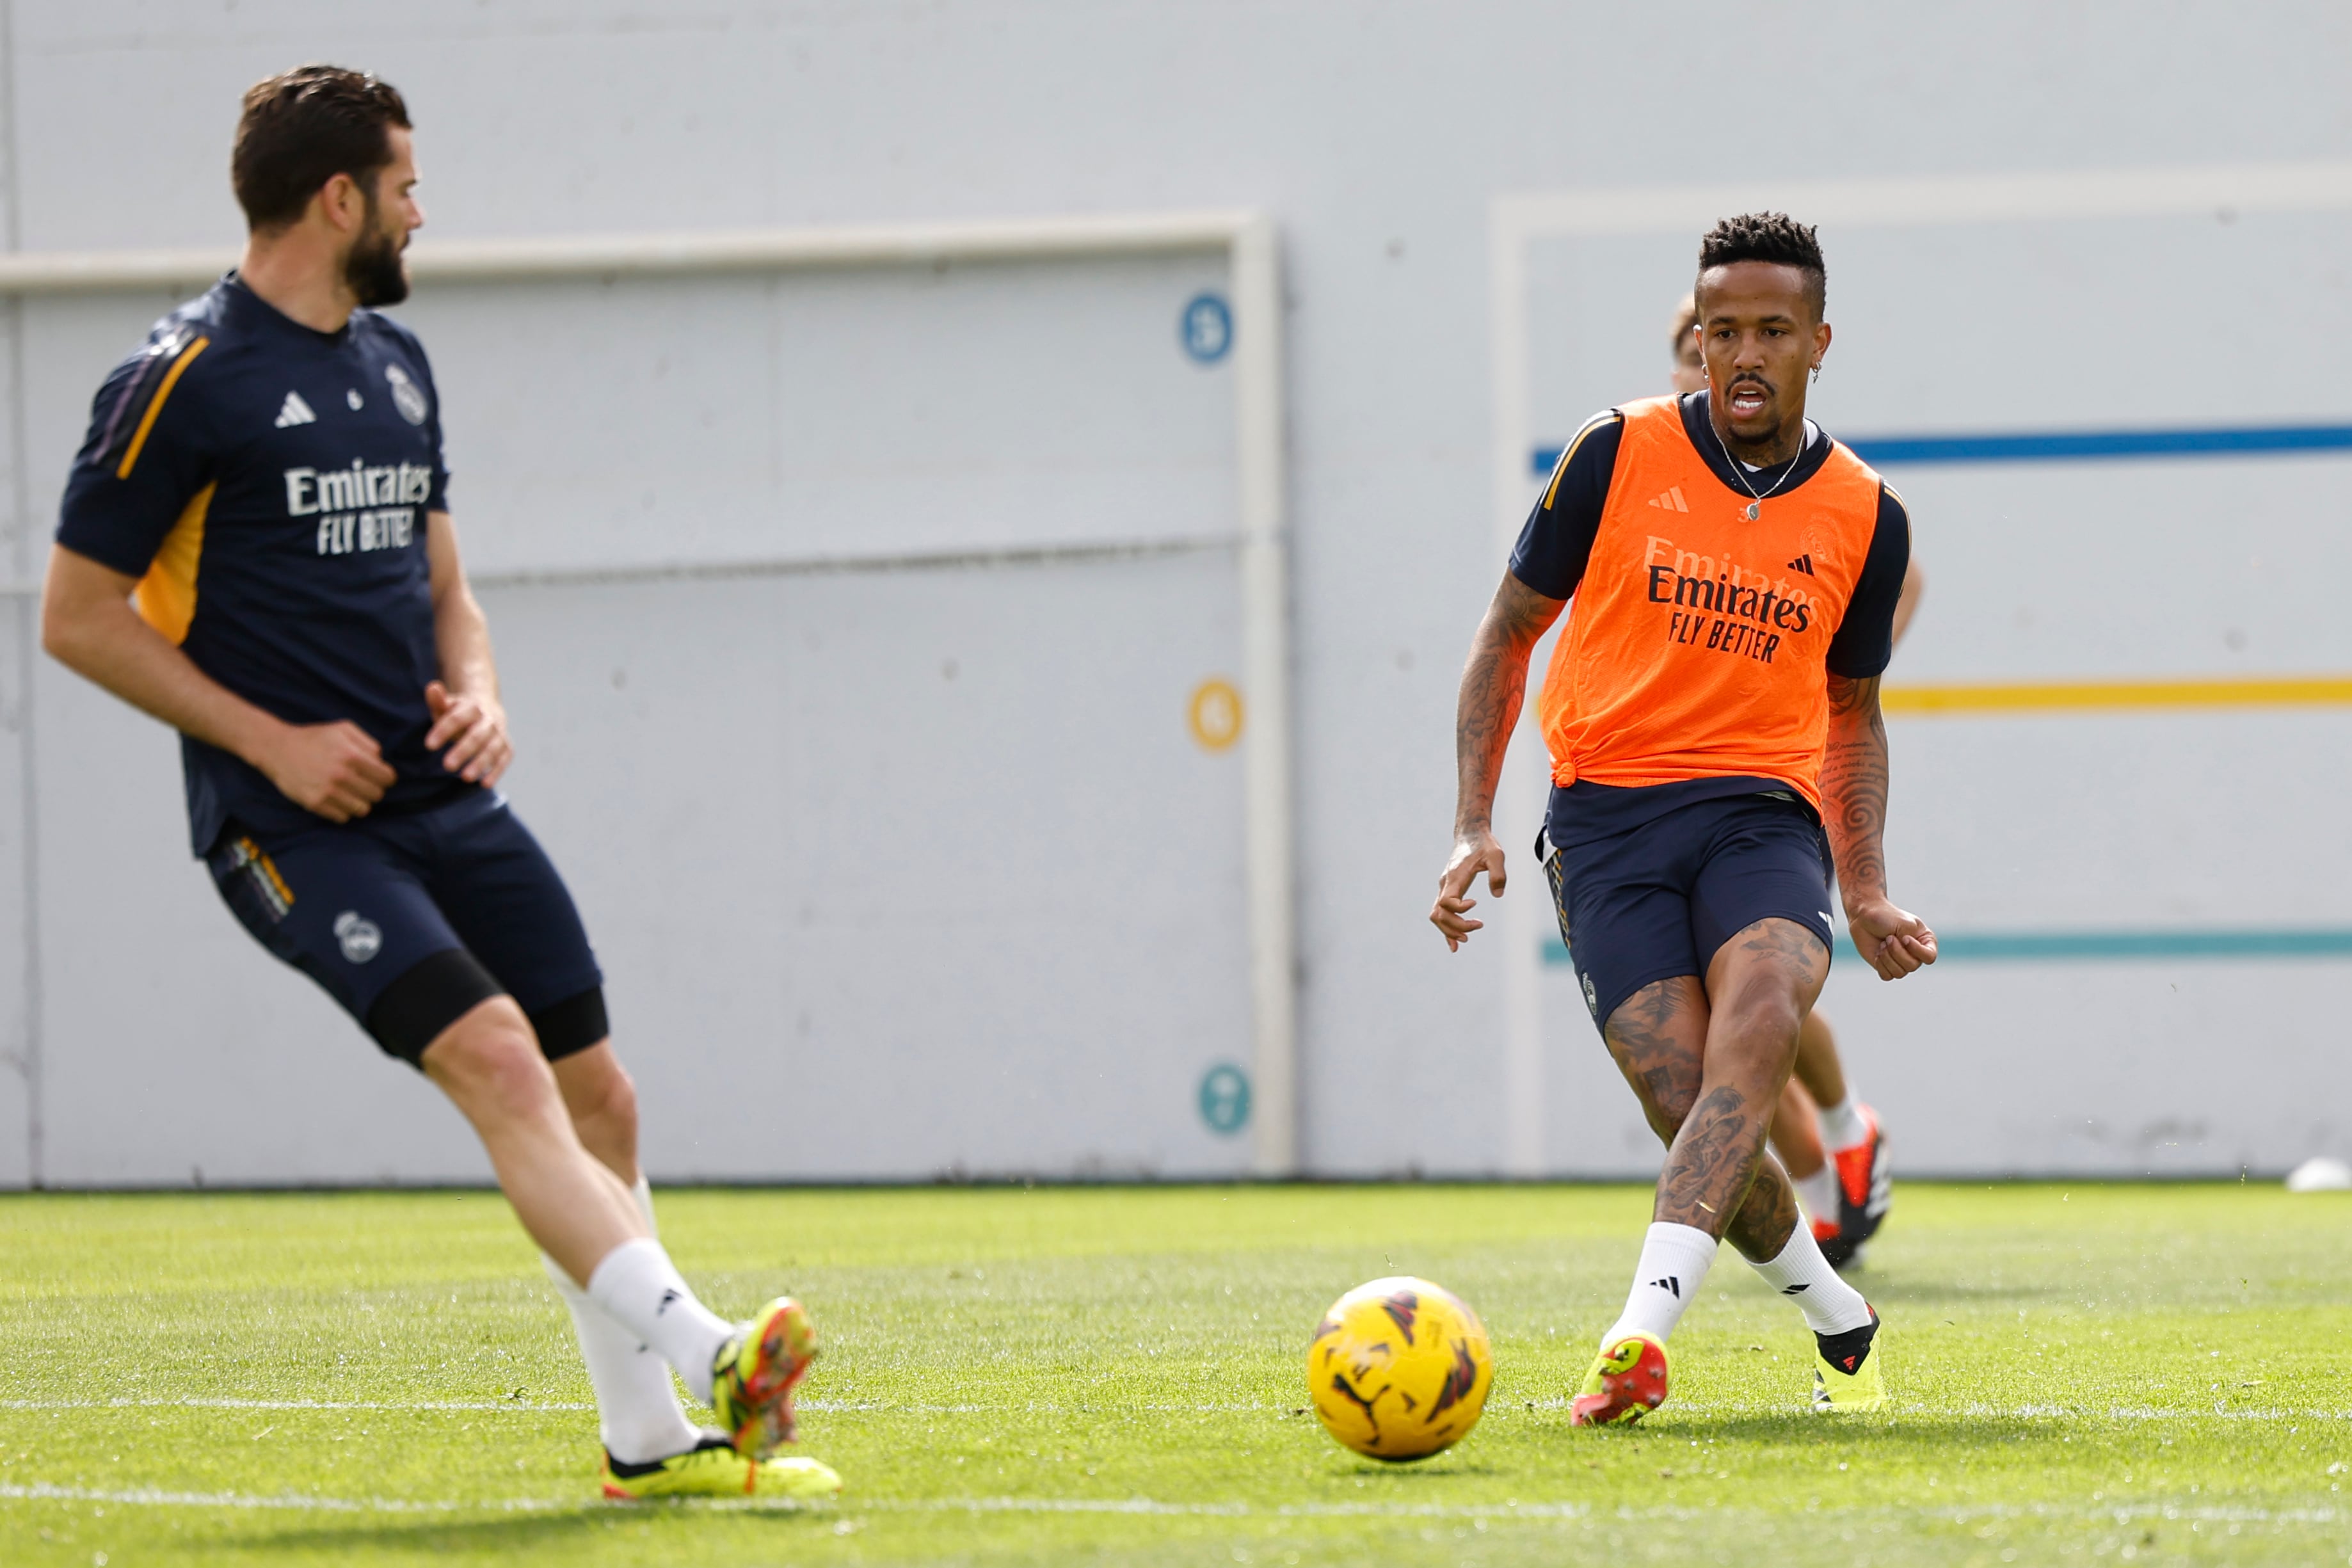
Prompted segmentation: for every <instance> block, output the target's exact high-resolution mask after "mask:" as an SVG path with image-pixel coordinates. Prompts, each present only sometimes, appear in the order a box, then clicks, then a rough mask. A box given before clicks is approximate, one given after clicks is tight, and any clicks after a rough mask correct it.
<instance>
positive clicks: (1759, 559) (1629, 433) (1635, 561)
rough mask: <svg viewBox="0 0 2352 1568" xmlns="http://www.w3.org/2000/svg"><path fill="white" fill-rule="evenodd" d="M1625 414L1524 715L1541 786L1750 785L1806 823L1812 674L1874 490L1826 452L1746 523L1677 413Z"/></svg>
mask: <svg viewBox="0 0 2352 1568" xmlns="http://www.w3.org/2000/svg"><path fill="white" fill-rule="evenodd" d="M1621 412H1622V414H1623V416H1624V432H1623V436H1622V438H1621V440H1620V443H1619V446H1618V449H1617V466H1616V468H1615V471H1614V473H1613V474H1612V476H1611V479H1610V483H1609V500H1608V503H1607V504H1606V505H1605V506H1604V507H1603V508H1602V510H1601V526H1600V531H1599V532H1598V534H1597V535H1596V536H1595V538H1594V540H1593V543H1592V554H1591V560H1590V561H1589V563H1587V564H1586V567H1585V571H1584V578H1583V581H1582V583H1581V584H1580V585H1579V586H1578V588H1577V590H1576V597H1575V600H1574V603H1573V605H1572V607H1571V611H1570V621H1569V625H1568V627H1567V629H1566V630H1565V631H1563V632H1561V634H1560V637H1559V646H1558V647H1556V648H1555V649H1554V650H1553V653H1552V659H1551V668H1550V669H1549V671H1548V672H1547V673H1546V675H1545V677H1544V685H1543V692H1542V695H1541V696H1540V697H1539V698H1538V700H1537V713H1538V719H1539V721H1540V722H1541V723H1542V725H1543V732H1544V741H1545V742H1546V744H1548V745H1549V747H1550V748H1551V756H1552V777H1553V779H1554V780H1555V781H1557V782H1558V783H1559V784H1574V783H1575V782H1576V781H1577V780H1578V779H1591V780H1592V781H1594V782H1595V783H1597V784H1673V783H1675V782H1677V781H1680V780H1683V779H1696V778H1715V777H1721V776H1724V775H1727V774H1747V773H1752V774H1757V775H1760V776H1762V777H1765V778H1772V779H1780V780H1782V781H1784V782H1786V783H1787V784H1790V785H1791V786H1792V787H1794V788H1796V789H1798V790H1800V791H1801V792H1803V794H1804V795H1805V798H1806V799H1807V800H1809V801H1811V802H1812V804H1813V805H1814V807H1815V808H1816V809H1819V807H1820V805H1821V788H1820V777H1821V768H1822V745H1823V742H1825V740H1826V738H1827V736H1828V733H1829V690H1828V668H1827V666H1826V664H1825V663H1824V659H1825V658H1826V656H1827V654H1828V651H1829V646H1830V638H1831V637H1832V636H1833V635H1834V634H1835V633H1836V631H1837V629H1838V626H1839V624H1840V623H1841V622H1842V621H1843V619H1844V618H1845V610H1846V604H1847V602H1848V601H1849V600H1850V599H1851V598H1852V597H1853V589H1854V584H1855V583H1856V582H1857V581H1859V580H1860V578H1861V576H1862V567H1863V562H1864V559H1865V558H1866V557H1867V556H1868V555H1869V553H1870V544H1871V540H1872V538H1873V536H1874V533H1875V532H1876V530H1877V525H1878V499H1879V488H1880V486H1879V478H1878V475H1877V474H1876V473H1874V471H1872V469H1871V468H1870V467H1869V466H1868V465H1867V464H1865V463H1864V462H1863V460H1862V459H1861V458H1857V457H1855V456H1854V455H1853V452H1852V451H1851V450H1849V449H1848V448H1847V447H1843V446H1840V445H1837V444H1835V443H1832V447H1831V451H1830V455H1829V458H1828V460H1827V461H1826V462H1824V463H1823V464H1822V467H1821V468H1820V470H1819V471H1818V472H1816V473H1815V474H1814V475H1813V476H1812V477H1811V478H1810V479H1807V480H1805V482H1804V483H1802V484H1801V485H1799V486H1798V487H1797V488H1796V489H1793V490H1787V491H1784V492H1782V493H1781V494H1780V495H1777V496H1774V497H1772V498H1771V499H1769V500H1766V501H1765V502H1764V503H1763V506H1762V511H1761V515H1760V516H1759V518H1758V519H1757V520H1756V521H1752V522H1751V521H1748V517H1747V515H1746V513H1747V510H1748V497H1747V496H1745V495H1741V494H1738V493H1736V492H1734V491H1733V490H1731V489H1727V487H1726V486H1725V485H1724V483H1723V481H1722V480H1721V479H1718V478H1717V477H1716V474H1715V471H1714V470H1713V469H1712V468H1709V467H1708V466H1707V463H1706V459H1705V458H1702V457H1701V456H1700V455H1699V453H1698V451H1697V449H1696V447H1693V446H1692V445H1691V440H1690V437H1689V435H1688V434H1687V433H1686V432H1685V430H1684V428H1683V421H1682V414H1681V411H1680V410H1679V408H1678V407H1677V406H1676V405H1675V400H1674V399H1673V398H1671V397H1658V398H1649V399H1644V400H1643V401H1642V402H1639V403H1630V404H1627V405H1625V406H1624V408H1623V409H1622V411H1621Z"/></svg>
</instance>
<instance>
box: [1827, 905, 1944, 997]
mask: <svg viewBox="0 0 2352 1568" xmlns="http://www.w3.org/2000/svg"><path fill="white" fill-rule="evenodd" d="M1845 919H1846V925H1847V928H1848V929H1849V930H1850V931H1852V932H1853V945H1854V950H1855V951H1856V952H1860V953H1861V954H1862V957H1863V962H1864V963H1867V964H1869V965H1870V966H1871V968H1873V969H1875V970H1876V971H1878V977H1879V978H1880V979H1881V980H1900V979H1902V978H1903V977H1904V976H1905V975H1906V974H1908V973H1911V972H1912V971H1913V970H1915V969H1917V968H1918V967H1919V966H1920V965H1921V964H1923V963H1935V962H1936V933H1935V932H1934V931H1929V930H1928V929H1927V921H1923V920H1921V919H1920V918H1919V917H1918V916H1917V915H1915V914H1913V913H1912V912H1911V911H1910V910H1899V909H1896V908H1895V906H1894V905H1893V904H1891V903H1889V902H1888V901H1887V900H1885V899H1871V900H1865V901H1864V902H1862V903H1858V904H1849V905H1847V906H1846V911H1845Z"/></svg>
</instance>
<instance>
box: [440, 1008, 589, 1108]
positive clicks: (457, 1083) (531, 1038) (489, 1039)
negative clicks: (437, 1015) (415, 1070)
mask: <svg viewBox="0 0 2352 1568" xmlns="http://www.w3.org/2000/svg"><path fill="white" fill-rule="evenodd" d="M424 1060H425V1071H426V1072H427V1073H428V1074H430V1075H431V1077H432V1078H433V1080H434V1081H435V1082H436V1083H438V1084H440V1085H441V1086H442V1088H443V1089H446V1091H447V1092H448V1093H449V1095H450V1097H451V1098H452V1099H454V1100H457V1102H458V1103H459V1104H460V1105H461V1106H463V1107H464V1108H465V1109H466V1110H467V1113H468V1114H470V1115H474V1116H477V1117H480V1116H491V1117H497V1118H500V1119H503V1120H512V1119H518V1118H523V1117H529V1116H533V1115H537V1114H541V1113H543V1112H544V1111H545V1110H548V1109H549V1108H550V1106H551V1104H552V1102H553V1101H554V1100H555V1098H556V1094H555V1079H554V1076H553V1075H552V1074H551V1072H549V1070H548V1067H547V1061H546V1058H543V1057H541V1055H540V1052H539V1039H538V1037H537V1036H535V1035H533V1034H532V1033H531V1029H530V1020H529V1019H527V1018H525V1017H524V1016H522V1010H521V1009H520V1008H519V1007H517V1006H516V1005H514V1003H513V1001H512V1000H511V999H509V998H508V997H504V996H495V997H492V998H491V999H490V1000H489V1001H487V1002H485V1003H483V1004H482V1005H480V1006H478V1007H476V1008H475V1009H474V1010H473V1011H472V1012H470V1013H467V1015H466V1016H464V1017H462V1018H460V1019H458V1020H457V1022H456V1023H454V1024H452V1025H450V1026H449V1027H448V1028H447V1029H446V1030H444V1031H443V1032H442V1034H441V1036H440V1037H439V1038H438V1039H436V1040H435V1041H434V1042H433V1044H432V1045H430V1046H428V1047H425V1058H424Z"/></svg>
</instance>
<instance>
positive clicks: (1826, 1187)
mask: <svg viewBox="0 0 2352 1568" xmlns="http://www.w3.org/2000/svg"><path fill="white" fill-rule="evenodd" d="M1669 342H1670V343H1671V344H1672V347H1673V350H1674V357H1675V368H1674V374H1673V377H1672V380H1673V383H1674V388H1675V393H1676V394H1677V395H1680V394H1685V393H1692V392H1705V391H1706V360H1705V359H1704V358H1703V357H1701V355H1700V353H1699V337H1698V302H1697V300H1696V299H1694V298H1693V297H1692V296H1690V295H1687V294H1685V295H1684V296H1683V302H1682V304H1681V305H1680V306H1678V307H1677V308H1676V309H1675V330H1674V336H1673V337H1672V338H1671V339H1670V340H1669ZM1926 587H1927V573H1926V572H1925V571H1923V570H1922V569H1921V568H1920V565H1919V558H1918V557H1917V556H1916V555H1914V556H1912V557H1911V563H1910V566H1909V567H1908V568H1907V569H1906V571H1905V572H1904V574H1903V596H1902V597H1901V598H1900V599H1898V600H1896V601H1895V644H1896V645H1897V646H1898V647H1899V646H1900V645H1901V644H1902V641H1903V634H1904V632H1905V631H1906V630H1907V629H1908V628H1909V627H1910V625H1911V617H1912V616H1914V615H1915V614H1916V613H1917V611H1918V608H1919V595H1920V592H1921V591H1922V590H1923V589H1925V588H1926ZM1772 1152H1774V1153H1776V1154H1778V1155H1780V1163H1782V1164H1783V1165H1785V1166H1787V1167H1788V1169H1789V1179H1790V1181H1792V1182H1794V1183H1795V1184H1797V1201H1798V1202H1799V1203H1801V1205H1804V1210H1805V1215H1806V1217H1807V1218H1808V1219H1809V1220H1810V1221H1811V1224H1812V1231H1813V1239H1814V1240H1815V1241H1818V1242H1820V1243H1821V1244H1822V1257H1824V1258H1828V1259H1829V1260H1830V1263H1831V1265H1832V1267H1834V1268H1846V1267H1848V1266H1849V1265H1851V1264H1853V1263H1856V1262H1858V1261H1859V1260H1860V1258H1861V1252H1862V1245H1863V1243H1864V1242H1866V1241H1868V1240H1869V1239H1870V1238H1871V1237H1873V1236H1874V1235H1876V1234H1877V1231H1878V1227H1879V1226H1881V1225H1883V1224H1885V1221H1886V1213H1887V1210H1888V1209H1889V1208H1891V1207H1892V1206H1893V1205H1894V1202H1895V1176H1894V1172H1893V1169H1892V1167H1891V1166H1890V1164H1889V1163H1888V1160H1887V1151H1886V1134H1885V1130H1884V1129H1883V1128H1882V1127H1881V1126H1880V1124H1879V1120H1878V1112H1877V1111H1876V1110H1873V1109H1872V1108H1871V1107H1869V1106H1868V1105H1865V1104H1864V1103H1863V1101H1862V1098H1861V1097H1860V1096H1859V1095H1857V1094H1855V1093H1854V1092H1853V1084H1852V1083H1851V1082H1850V1081H1849V1080H1848V1079H1847V1078H1846V1072H1845V1064H1844V1063H1843V1061H1842V1060H1840V1058H1839V1057H1838V1047H1837V1036H1836V1035H1835V1034H1834V1033H1833V1032H1832V1030H1831V1028H1830V1021H1829V1019H1828V1018H1827V1017H1825V1016H1823V1015H1822V1010H1821V1009H1820V1008H1818V1007H1816V1008H1814V1009H1813V1010H1812V1011H1811V1012H1810V1013H1808V1014H1806V1015H1805V1024H1804V1027H1803V1029H1802V1030H1801V1032H1800V1033H1799V1034H1798V1036H1797V1070H1796V1071H1795V1073H1794V1074H1792V1075H1791V1076H1790V1079H1789V1087H1788V1088H1787V1089H1783V1090H1782V1091H1781V1093H1780V1109H1779V1110H1776V1111H1775V1112H1774V1113H1773V1116H1772Z"/></svg>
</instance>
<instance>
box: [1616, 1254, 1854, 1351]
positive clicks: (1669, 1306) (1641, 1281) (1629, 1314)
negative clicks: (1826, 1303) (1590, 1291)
mask: <svg viewBox="0 0 2352 1568" xmlns="http://www.w3.org/2000/svg"><path fill="white" fill-rule="evenodd" d="M1717 1245H1718V1244H1717V1241H1716V1239H1715V1237H1711V1236H1709V1235H1707V1233H1706V1232H1705V1231H1703V1230H1700V1229H1698V1228H1697V1227H1696V1226H1687V1225H1654V1226H1651V1227H1650V1233H1649V1235H1648V1236H1647V1237H1643V1241H1642V1261H1641V1263H1640V1265H1639V1266H1637V1267H1636V1268H1634V1270H1633V1293H1632V1294H1631V1295H1629V1296H1627V1297H1626V1298H1625V1310H1624V1311H1623V1312H1622V1313H1621V1314H1620V1315H1619V1316H1618V1319H1617V1321H1616V1323H1615V1325H1614V1326H1613V1327H1612V1328H1611V1329H1610V1331H1608V1332H1607V1333H1606V1334H1604V1335H1602V1336H1601V1343H1602V1344H1607V1343H1609V1342H1611V1341H1612V1340H1615V1339H1616V1338H1617V1337H1618V1336H1619V1335H1621V1334H1647V1335H1649V1336H1650V1337H1651V1338H1652V1339H1654V1340H1657V1341H1659V1342H1662V1343H1663V1342H1664V1340H1665V1337H1666V1336H1667V1335H1668V1334H1671V1333H1673V1332H1674V1331H1675V1324H1676V1323H1679V1322H1681V1321H1683V1309H1684V1308H1685V1307H1687V1306H1689V1305H1690V1304H1691V1302H1693V1301H1694V1300H1697V1298H1698V1288H1699V1286H1700V1285H1702V1284H1704V1283H1705V1282H1706V1271H1707V1269H1708V1268H1711V1267H1712V1266H1713V1265H1714V1263H1715V1250H1716V1247H1717ZM1824 1267H1826V1265H1825V1266H1824Z"/></svg>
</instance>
